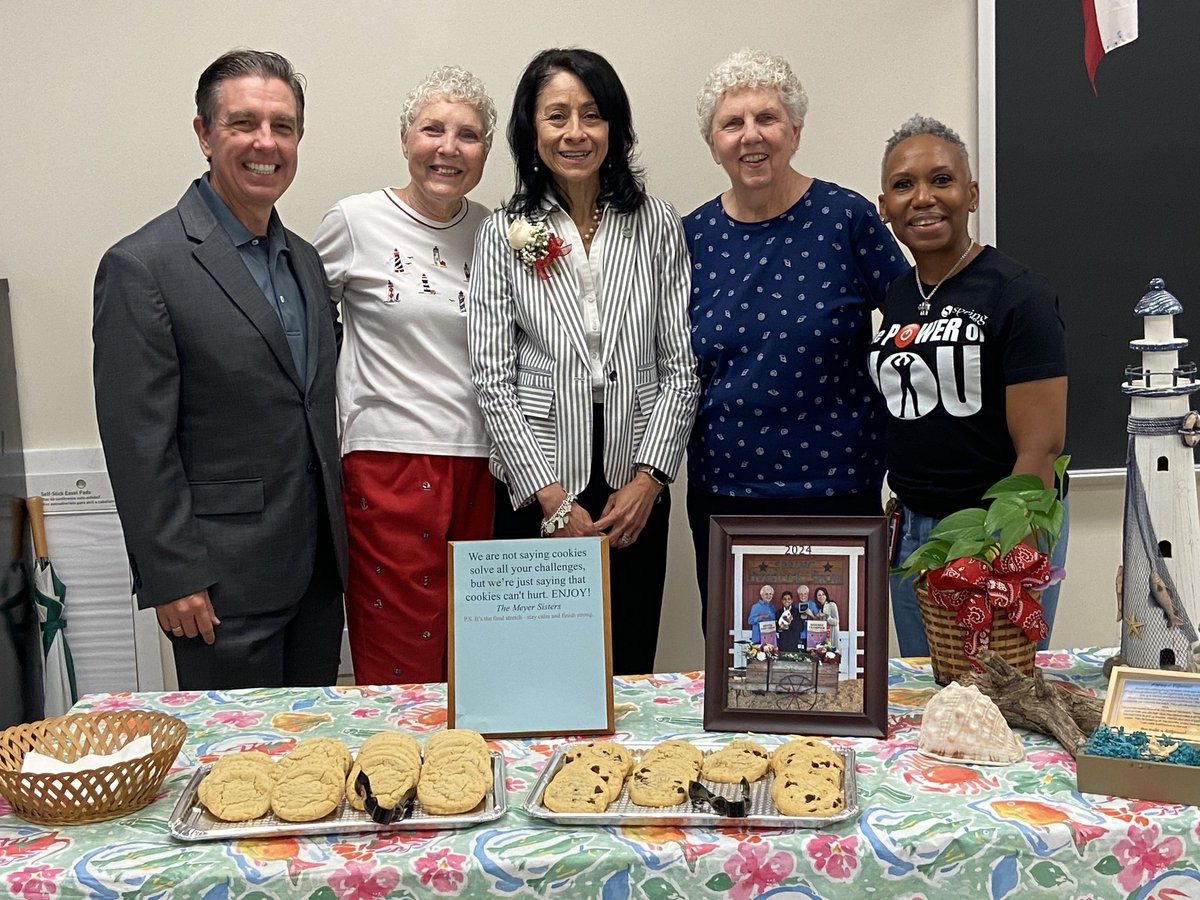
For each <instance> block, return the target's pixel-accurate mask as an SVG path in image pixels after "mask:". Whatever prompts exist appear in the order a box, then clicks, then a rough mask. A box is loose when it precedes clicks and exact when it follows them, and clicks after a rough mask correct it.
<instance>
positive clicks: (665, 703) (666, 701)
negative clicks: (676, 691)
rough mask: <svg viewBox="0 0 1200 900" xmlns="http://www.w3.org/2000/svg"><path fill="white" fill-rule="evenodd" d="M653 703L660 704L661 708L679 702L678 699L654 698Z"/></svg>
mask: <svg viewBox="0 0 1200 900" xmlns="http://www.w3.org/2000/svg"><path fill="white" fill-rule="evenodd" d="M653 702H654V703H661V704H662V705H663V706H674V705H675V704H677V703H678V702H679V698H678V697H655V698H654V700H653Z"/></svg>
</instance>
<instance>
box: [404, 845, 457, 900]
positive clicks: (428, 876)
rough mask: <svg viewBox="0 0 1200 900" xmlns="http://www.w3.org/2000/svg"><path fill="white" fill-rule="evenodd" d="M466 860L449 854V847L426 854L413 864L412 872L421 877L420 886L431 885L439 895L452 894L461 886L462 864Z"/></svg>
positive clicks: (455, 854)
mask: <svg viewBox="0 0 1200 900" xmlns="http://www.w3.org/2000/svg"><path fill="white" fill-rule="evenodd" d="M466 861H467V858H466V857H465V856H463V855H462V854H461V853H452V852H450V848H449V847H443V848H442V849H441V850H435V851H434V852H432V853H427V854H425V855H424V856H422V857H421V858H420V859H418V860H417V861H416V862H414V863H413V871H414V872H416V873H417V874H418V875H420V876H421V884H424V885H432V886H433V889H434V890H435V891H437V892H438V893H439V894H452V893H455V892H457V891H458V889H459V888H460V887H461V886H462V883H463V881H464V880H465V876H464V875H463V863H465V862H466Z"/></svg>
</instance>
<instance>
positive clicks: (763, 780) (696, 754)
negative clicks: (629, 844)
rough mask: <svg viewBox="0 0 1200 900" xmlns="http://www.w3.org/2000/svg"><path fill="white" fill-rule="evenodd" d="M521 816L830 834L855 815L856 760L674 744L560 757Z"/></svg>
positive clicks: (844, 753) (815, 747) (827, 749)
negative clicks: (831, 827)
mask: <svg viewBox="0 0 1200 900" xmlns="http://www.w3.org/2000/svg"><path fill="white" fill-rule="evenodd" d="M522 809H523V810H524V811H525V812H526V813H528V814H529V815H531V816H534V817H536V818H539V819H545V820H548V821H551V822H557V823H560V824H564V825H671V826H685V827H686V826H688V825H698V826H705V827H710V828H711V827H720V826H736V827H739V828H824V827H826V826H828V825H832V824H834V823H836V822H841V821H844V820H846V819H850V818H853V817H854V816H856V815H858V783H857V779H856V777H855V770H854V751H853V750H851V749H849V748H844V747H833V746H831V745H829V744H827V743H825V742H824V741H819V740H815V739H812V738H799V739H796V740H792V741H788V742H787V743H786V744H781V745H779V746H778V747H775V748H774V749H772V748H769V747H766V746H764V745H760V744H757V743H755V742H753V741H749V740H734V741H732V742H730V743H728V744H712V743H693V742H690V741H684V740H678V739H671V740H664V741H656V742H649V743H642V742H636V743H635V742H631V743H626V744H621V743H617V742H615V741H598V742H580V743H575V744H568V745H566V746H564V747H560V748H558V749H557V750H556V751H555V752H554V755H553V756H552V757H551V758H550V761H549V762H548V763H547V764H546V768H545V769H544V770H543V771H542V773H541V775H539V776H538V779H537V781H536V782H535V783H534V785H533V787H531V788H530V790H529V794H528V795H527V796H526V798H525V803H524V804H523V806H522Z"/></svg>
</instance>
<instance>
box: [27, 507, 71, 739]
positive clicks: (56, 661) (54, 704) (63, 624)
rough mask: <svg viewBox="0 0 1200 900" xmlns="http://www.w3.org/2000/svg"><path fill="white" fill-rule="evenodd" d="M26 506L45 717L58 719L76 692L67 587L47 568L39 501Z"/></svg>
mask: <svg viewBox="0 0 1200 900" xmlns="http://www.w3.org/2000/svg"><path fill="white" fill-rule="evenodd" d="M26 505H27V506H28V507H29V526H30V528H31V529H32V530H33V552H34V553H35V554H36V555H37V560H36V561H35V562H34V564H33V588H34V602H35V604H36V605H37V614H38V621H39V622H40V623H41V627H42V652H43V653H44V654H45V658H46V665H45V670H44V672H43V680H44V684H45V690H46V717H47V718H49V717H50V716H61V715H63V714H64V713H66V712H67V710H69V709H70V708H71V707H72V706H74V705H75V701H76V700H78V699H79V691H78V689H77V688H76V687H75V663H74V662H73V661H72V659H71V648H70V647H69V646H67V616H66V600H67V588H66V585H64V584H63V583H62V582H61V581H59V579H58V576H57V575H56V574H54V567H53V566H52V565H50V555H49V551H48V549H47V547H46V519H45V513H44V510H43V508H42V498H41V497H30V498H29V500H28V502H27V504H26Z"/></svg>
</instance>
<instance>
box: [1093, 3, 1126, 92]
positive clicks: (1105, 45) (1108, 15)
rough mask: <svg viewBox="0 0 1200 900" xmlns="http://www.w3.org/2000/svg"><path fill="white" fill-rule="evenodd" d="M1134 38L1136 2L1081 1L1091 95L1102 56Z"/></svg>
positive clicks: (1094, 89)
mask: <svg viewBox="0 0 1200 900" xmlns="http://www.w3.org/2000/svg"><path fill="white" fill-rule="evenodd" d="M1137 37H1138V5H1137V0H1083V64H1084V66H1086V67H1087V74H1088V81H1090V82H1091V83H1092V93H1095V92H1096V67H1097V66H1098V65H1100V60H1101V59H1102V58H1103V56H1104V54H1105V53H1109V52H1111V51H1113V50H1116V49H1117V48H1118V47H1121V46H1124V45H1125V44H1128V43H1130V42H1131V41H1136V40H1137Z"/></svg>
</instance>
